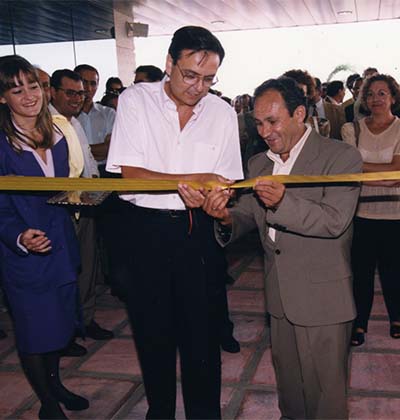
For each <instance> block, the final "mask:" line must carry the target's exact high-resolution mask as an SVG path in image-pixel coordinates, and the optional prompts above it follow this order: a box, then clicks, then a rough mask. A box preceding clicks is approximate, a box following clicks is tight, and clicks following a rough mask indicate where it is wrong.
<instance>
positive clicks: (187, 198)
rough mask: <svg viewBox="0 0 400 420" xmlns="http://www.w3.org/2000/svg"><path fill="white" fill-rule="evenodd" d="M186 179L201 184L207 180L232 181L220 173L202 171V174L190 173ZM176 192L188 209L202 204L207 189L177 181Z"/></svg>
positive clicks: (227, 182) (221, 182) (229, 182)
mask: <svg viewBox="0 0 400 420" xmlns="http://www.w3.org/2000/svg"><path fill="white" fill-rule="evenodd" d="M188 178H189V179H187V180H188V181H195V182H199V183H202V184H206V183H207V182H218V183H220V184H232V183H233V182H234V181H232V180H230V179H227V178H224V177H223V176H221V175H217V174H211V173H204V174H193V175H190V176H189V177H188ZM178 192H179V194H180V196H181V198H182V200H183V201H184V203H185V205H186V207H188V208H190V209H194V208H199V207H202V206H203V204H204V200H205V198H206V196H207V195H208V193H209V191H208V190H207V189H205V188H201V189H199V190H195V189H194V188H192V187H191V186H190V185H188V184H186V183H183V182H182V183H179V185H178Z"/></svg>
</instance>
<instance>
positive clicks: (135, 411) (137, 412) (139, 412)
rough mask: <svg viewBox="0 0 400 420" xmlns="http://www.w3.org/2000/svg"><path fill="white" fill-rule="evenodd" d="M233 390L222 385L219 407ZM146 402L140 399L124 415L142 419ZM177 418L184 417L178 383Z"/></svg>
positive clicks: (146, 408) (225, 401) (226, 401)
mask: <svg viewBox="0 0 400 420" xmlns="http://www.w3.org/2000/svg"><path fill="white" fill-rule="evenodd" d="M232 393H233V390H232V388H229V387H223V388H222V390H221V409H222V410H223V409H224V407H226V405H227V404H228V403H229V401H230V400H231V397H232ZM148 407H149V406H148V404H147V400H146V397H145V396H144V397H143V398H141V399H140V401H139V402H138V403H137V404H136V405H135V406H134V407H132V409H131V410H130V411H129V413H128V414H127V415H126V416H125V418H127V419H144V418H145V416H146V412H147V410H148ZM175 418H176V419H177V420H183V419H185V410H184V407H183V398H182V391H181V387H180V384H178V386H177V391H176V416H175Z"/></svg>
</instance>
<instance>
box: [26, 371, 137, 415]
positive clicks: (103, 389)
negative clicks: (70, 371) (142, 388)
mask: <svg viewBox="0 0 400 420" xmlns="http://www.w3.org/2000/svg"><path fill="white" fill-rule="evenodd" d="M64 385H65V386H66V387H67V388H68V389H70V390H71V391H74V392H75V393H78V394H79V395H82V396H83V397H85V398H87V399H88V400H89V402H90V407H89V408H88V409H87V410H83V411H68V410H65V414H66V415H67V416H68V418H69V419H71V420H73V419H110V418H112V416H113V415H114V414H115V413H116V411H118V409H119V408H120V407H121V405H122V404H123V403H124V402H125V400H126V398H127V395H128V393H130V392H132V390H134V389H135V388H136V387H137V384H135V383H132V382H129V381H122V380H113V379H100V378H83V377H73V378H68V379H66V380H65V381H64ZM39 409H40V404H39V402H37V403H36V404H34V405H33V406H32V407H31V408H30V409H29V410H27V411H25V412H24V413H23V415H22V416H21V417H20V418H21V419H22V420H30V419H33V418H35V416H36V415H37V413H38V411H39Z"/></svg>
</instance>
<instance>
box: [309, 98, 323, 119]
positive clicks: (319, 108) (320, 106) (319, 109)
mask: <svg viewBox="0 0 400 420" xmlns="http://www.w3.org/2000/svg"><path fill="white" fill-rule="evenodd" d="M315 106H316V108H317V114H318V117H319V118H326V115H325V108H324V100H323V99H322V98H320V99H319V101H318V102H316V103H315ZM313 111H314V109H313V107H312V106H310V108H309V110H308V115H309V116H312V114H313Z"/></svg>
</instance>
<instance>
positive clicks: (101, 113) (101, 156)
mask: <svg viewBox="0 0 400 420" xmlns="http://www.w3.org/2000/svg"><path fill="white" fill-rule="evenodd" d="M74 71H75V72H77V73H79V75H80V76H81V78H82V81H83V88H84V90H85V100H84V102H83V106H82V109H81V111H80V113H79V115H78V116H77V118H78V120H79V122H80V123H81V125H82V127H83V129H84V130H85V133H86V136H87V138H88V140H89V144H90V147H91V149H92V153H93V156H94V158H95V159H96V161H97V163H98V166H99V171H100V175H101V177H104V176H106V175H107V174H106V173H105V170H104V168H105V163H106V159H107V153H108V148H109V146H110V138H111V132H112V128H113V125H114V120H115V110H114V109H112V108H110V107H108V106H103V105H101V104H98V103H95V102H94V101H93V98H94V96H95V95H96V92H97V89H98V87H99V72H98V71H97V69H96V68H94V67H93V66H90V65H89V64H80V65H79V66H76V67H75V69H74Z"/></svg>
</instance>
